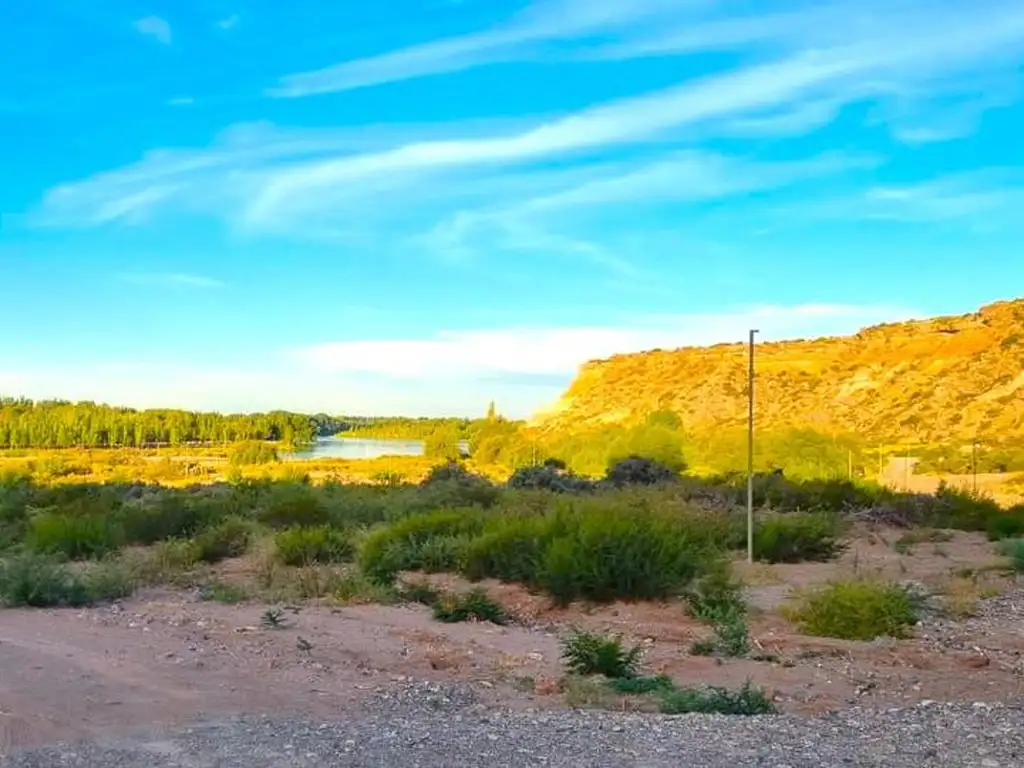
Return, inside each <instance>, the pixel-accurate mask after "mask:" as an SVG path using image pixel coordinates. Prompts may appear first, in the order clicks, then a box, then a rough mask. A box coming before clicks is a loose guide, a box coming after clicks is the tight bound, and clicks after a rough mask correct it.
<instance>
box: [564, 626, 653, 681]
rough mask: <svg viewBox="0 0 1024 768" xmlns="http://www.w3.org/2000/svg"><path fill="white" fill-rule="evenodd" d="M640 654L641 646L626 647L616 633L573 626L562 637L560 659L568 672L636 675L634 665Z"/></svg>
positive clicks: (613, 676)
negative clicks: (601, 633)
mask: <svg viewBox="0 0 1024 768" xmlns="http://www.w3.org/2000/svg"><path fill="white" fill-rule="evenodd" d="M642 656H643V648H642V647H641V646H639V645H637V646H634V647H632V648H630V649H628V650H627V649H626V648H625V647H624V646H623V644H622V638H620V637H607V636H605V635H598V634H595V633H592V632H584V631H582V630H575V631H573V633H572V635H570V636H569V637H568V638H566V639H565V640H563V641H562V661H563V662H564V663H565V665H566V667H567V668H568V670H569V672H570V673H572V674H575V675H604V676H605V677H608V678H620V677H623V678H624V677H636V673H637V665H638V664H639V663H640V658H641V657H642Z"/></svg>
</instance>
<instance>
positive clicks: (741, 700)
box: [562, 630, 776, 715]
mask: <svg viewBox="0 0 1024 768" xmlns="http://www.w3.org/2000/svg"><path fill="white" fill-rule="evenodd" d="M642 657H643V648H642V646H639V645H637V646H633V647H632V648H627V647H626V646H625V645H624V644H623V641H622V638H620V637H611V636H607V635H600V634H596V633H592V632H583V631H580V630H577V631H575V632H574V633H573V634H572V635H570V636H569V637H567V638H566V639H565V640H563V642H562V661H563V663H564V664H565V667H566V670H567V671H568V673H569V676H570V677H569V681H570V682H569V685H568V686H567V687H568V688H569V690H570V695H572V692H573V691H574V690H575V691H576V692H577V695H576V697H575V698H576V700H577V701H579V702H580V703H591V704H592V703H599V702H601V700H602V697H600V696H594V695H579V693H580V689H581V688H583V686H580V685H575V686H574V685H573V684H572V680H574V679H575V680H581V679H586V678H589V677H592V676H600V677H603V678H604V681H603V685H604V687H605V688H606V689H607V690H608V691H609V692H611V693H615V694H619V695H622V696H645V697H653V702H654V703H655V705H656V707H657V708H658V710H659V711H661V712H663V713H665V714H670V715H678V714H684V713H690V712H701V713H715V714H723V715H766V714H773V713H775V712H776V708H775V704H774V703H773V702H772V700H771V699H770V698H769V697H768V696H766V695H765V693H764V692H763V691H762V690H761V689H759V688H755V687H753V686H752V685H751V684H750V683H749V682H748V683H747V684H745V685H744V686H743V687H742V688H740V689H739V690H738V691H729V690H727V689H725V688H717V687H708V688H690V687H680V686H677V685H676V683H675V681H673V680H672V678H670V677H668V676H667V675H653V676H651V675H641V674H640V673H639V664H640V660H641V658H642Z"/></svg>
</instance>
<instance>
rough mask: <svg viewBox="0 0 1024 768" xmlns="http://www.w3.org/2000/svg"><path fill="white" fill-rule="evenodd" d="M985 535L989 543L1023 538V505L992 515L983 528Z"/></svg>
mask: <svg viewBox="0 0 1024 768" xmlns="http://www.w3.org/2000/svg"><path fill="white" fill-rule="evenodd" d="M985 534H986V535H987V536H988V539H989V541H1000V540H1002V539H1016V538H1020V537H1024V504H1017V505H1015V506H1013V507H1010V508H1009V509H1007V510H1005V511H1003V512H1002V513H1000V514H993V515H992V516H991V517H990V518H989V520H988V524H987V525H986V526H985Z"/></svg>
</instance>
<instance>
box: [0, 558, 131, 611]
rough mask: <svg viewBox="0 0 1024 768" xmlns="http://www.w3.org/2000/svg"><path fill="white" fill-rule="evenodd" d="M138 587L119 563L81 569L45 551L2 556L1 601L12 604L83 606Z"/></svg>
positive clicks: (121, 594)
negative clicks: (8, 556)
mask: <svg viewBox="0 0 1024 768" xmlns="http://www.w3.org/2000/svg"><path fill="white" fill-rule="evenodd" d="M134 588H135V586H134V583H133V580H132V579H131V577H130V576H129V574H128V573H127V571H126V570H124V569H122V568H121V567H119V566H118V565H116V564H96V565H93V566H90V567H88V568H86V569H83V570H80V571H79V570H74V569H72V568H70V567H69V566H68V565H67V564H65V563H63V562H61V561H60V560H58V559H55V558H53V557H49V556H45V555H33V554H24V555H17V556H14V557H10V558H7V559H6V560H0V604H3V605H5V606H8V607H18V606H29V607H33V608H45V607H79V606H84V605H90V604H92V603H94V602H99V601H103V600H114V599H117V598H122V597H127V596H128V595H130V594H131V593H132V592H133V591H134Z"/></svg>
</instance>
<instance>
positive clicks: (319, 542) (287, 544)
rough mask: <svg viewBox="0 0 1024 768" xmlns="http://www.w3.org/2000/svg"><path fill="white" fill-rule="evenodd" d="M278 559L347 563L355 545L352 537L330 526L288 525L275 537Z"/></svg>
mask: <svg viewBox="0 0 1024 768" xmlns="http://www.w3.org/2000/svg"><path fill="white" fill-rule="evenodd" d="M274 546H275V549H276V551H277V557H278V559H279V560H280V561H281V562H282V563H284V564H285V565H310V564H311V563H344V562H348V561H349V560H351V559H352V557H353V556H354V554H355V548H354V547H353V545H352V542H351V541H350V539H349V537H348V536H346V535H345V533H343V532H342V531H339V530H337V529H336V528H332V527H330V526H329V525H321V526H318V527H316V528H299V527H296V528H287V529H285V530H283V531H279V532H278V533H277V534H276V535H275V536H274Z"/></svg>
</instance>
